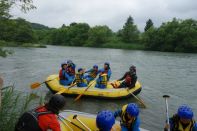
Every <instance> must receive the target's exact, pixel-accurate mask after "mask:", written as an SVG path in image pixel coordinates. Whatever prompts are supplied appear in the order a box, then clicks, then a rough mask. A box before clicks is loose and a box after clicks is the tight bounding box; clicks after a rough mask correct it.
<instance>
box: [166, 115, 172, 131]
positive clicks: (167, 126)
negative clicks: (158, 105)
mask: <svg viewBox="0 0 197 131" xmlns="http://www.w3.org/2000/svg"><path fill="white" fill-rule="evenodd" d="M169 123H170V125H168V124H167V120H166V125H165V127H164V131H168V129H170V130H172V127H173V124H174V122H173V119H172V118H170V119H169Z"/></svg>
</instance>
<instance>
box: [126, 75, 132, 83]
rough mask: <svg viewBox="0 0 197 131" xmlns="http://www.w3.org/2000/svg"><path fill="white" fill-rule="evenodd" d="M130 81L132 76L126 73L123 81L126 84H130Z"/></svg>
mask: <svg viewBox="0 0 197 131" xmlns="http://www.w3.org/2000/svg"><path fill="white" fill-rule="evenodd" d="M131 81H132V77H131V76H130V75H129V74H127V76H126V78H125V83H126V84H127V85H131Z"/></svg>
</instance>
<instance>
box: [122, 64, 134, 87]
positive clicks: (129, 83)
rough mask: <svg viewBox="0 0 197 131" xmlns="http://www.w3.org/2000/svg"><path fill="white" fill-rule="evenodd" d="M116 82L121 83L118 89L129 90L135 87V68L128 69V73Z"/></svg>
mask: <svg viewBox="0 0 197 131" xmlns="http://www.w3.org/2000/svg"><path fill="white" fill-rule="evenodd" d="M118 81H122V83H121V84H120V86H119V88H125V87H128V88H130V89H131V88H133V87H135V83H136V81H137V75H136V67H135V66H133V65H132V66H131V67H130V68H129V71H128V72H126V73H125V74H124V76H123V77H122V78H120V79H118Z"/></svg>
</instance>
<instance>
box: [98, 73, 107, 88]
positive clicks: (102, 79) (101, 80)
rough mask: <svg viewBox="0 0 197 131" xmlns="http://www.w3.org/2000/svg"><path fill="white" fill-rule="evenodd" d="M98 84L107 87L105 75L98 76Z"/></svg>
mask: <svg viewBox="0 0 197 131" xmlns="http://www.w3.org/2000/svg"><path fill="white" fill-rule="evenodd" d="M99 77H100V84H102V85H106V86H107V74H100V76H99Z"/></svg>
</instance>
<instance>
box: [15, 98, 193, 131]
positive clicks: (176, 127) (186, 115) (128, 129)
mask: <svg viewBox="0 0 197 131" xmlns="http://www.w3.org/2000/svg"><path fill="white" fill-rule="evenodd" d="M65 104H66V100H65V97H64V96H62V95H59V94H55V95H53V96H52V97H51V99H50V100H49V102H48V103H47V104H45V105H44V106H41V107H38V108H36V109H34V110H33V112H34V114H35V115H34V117H35V118H36V120H34V121H33V120H32V119H30V117H29V116H28V115H29V114H30V112H28V113H26V115H22V116H21V117H20V118H19V121H18V123H17V124H16V126H15V131H61V126H60V123H59V121H58V118H59V119H60V118H62V117H61V116H60V115H59V111H60V110H62V109H65ZM139 113H140V111H139V108H138V106H137V105H136V104H135V103H129V104H127V105H124V106H123V107H122V109H119V110H116V111H115V112H112V111H109V110H102V111H100V112H99V113H98V114H97V116H96V122H95V124H96V126H97V128H98V129H99V131H140V128H139V127H140V118H139ZM193 116H194V114H193V111H192V109H191V108H190V107H189V106H187V105H181V106H180V107H179V108H178V110H177V113H175V114H174V115H173V116H172V117H171V118H170V119H169V121H170V124H169V125H168V124H166V126H165V128H164V131H169V130H170V131H197V123H196V122H195V121H194V119H193ZM116 117H120V118H121V120H120V123H115V119H116ZM60 120H62V119H60ZM71 124H72V122H71ZM65 126H66V125H65Z"/></svg>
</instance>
